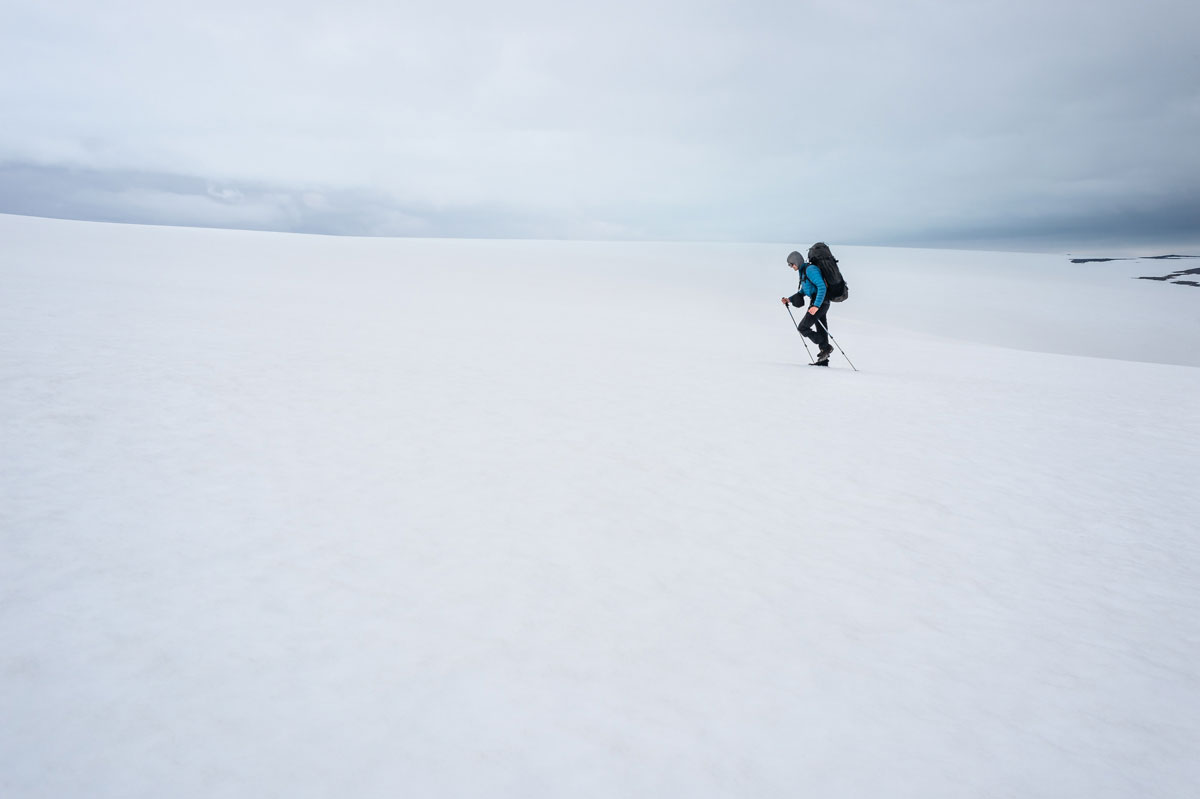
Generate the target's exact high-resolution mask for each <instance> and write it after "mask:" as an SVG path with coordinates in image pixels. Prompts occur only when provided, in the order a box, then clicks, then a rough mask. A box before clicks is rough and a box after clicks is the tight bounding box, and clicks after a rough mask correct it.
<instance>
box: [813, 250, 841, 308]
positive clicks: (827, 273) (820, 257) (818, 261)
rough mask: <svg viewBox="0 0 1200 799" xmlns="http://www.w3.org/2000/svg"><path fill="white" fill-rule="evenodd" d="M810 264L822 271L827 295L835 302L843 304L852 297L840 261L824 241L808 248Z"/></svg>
mask: <svg viewBox="0 0 1200 799" xmlns="http://www.w3.org/2000/svg"><path fill="white" fill-rule="evenodd" d="M808 262H809V263H810V264H812V265H813V266H815V267H817V269H820V270H821V279H822V280H824V281H825V294H826V295H827V296H828V297H829V299H830V300H832V301H833V302H842V301H843V300H845V299H846V298H847V297H849V296H850V287H849V286H848V285H846V280H845V278H843V277H842V270H840V269H838V260H837V258H834V257H833V253H832V252H830V251H829V245H828V244H826V243H825V242H823V241H818V242H817V243H816V244H814V245H813V246H811V247H809V248H808Z"/></svg>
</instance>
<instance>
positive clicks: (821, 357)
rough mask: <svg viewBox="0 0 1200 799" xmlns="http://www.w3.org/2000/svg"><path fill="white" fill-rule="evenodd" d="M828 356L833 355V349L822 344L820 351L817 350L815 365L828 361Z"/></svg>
mask: <svg viewBox="0 0 1200 799" xmlns="http://www.w3.org/2000/svg"><path fill="white" fill-rule="evenodd" d="M830 355H833V347H831V346H829V345H828V344H822V345H821V349H819V350H817V363H820V362H822V361H828V360H829V356H830Z"/></svg>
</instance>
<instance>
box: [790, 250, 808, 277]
mask: <svg viewBox="0 0 1200 799" xmlns="http://www.w3.org/2000/svg"><path fill="white" fill-rule="evenodd" d="M803 265H804V256H803V255H801V254H800V253H798V252H793V253H792V254H791V255H789V256H788V266H790V267H791V268H792V269H794V270H796V271H797V272H799V271H800V267H801V266H803Z"/></svg>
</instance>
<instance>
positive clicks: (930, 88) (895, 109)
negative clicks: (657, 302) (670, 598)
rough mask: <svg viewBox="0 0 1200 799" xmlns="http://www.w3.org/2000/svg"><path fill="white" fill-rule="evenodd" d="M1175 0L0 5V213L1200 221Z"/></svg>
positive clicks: (994, 228) (946, 236) (1194, 76)
mask: <svg viewBox="0 0 1200 799" xmlns="http://www.w3.org/2000/svg"><path fill="white" fill-rule="evenodd" d="M1197 31H1200V4H1196V3H1191V2H1184V0H1175V1H1174V2H1164V0H1137V1H1136V2H1134V1H1133V0H1092V1H1091V2H1086V3H1085V2H1076V1H1075V0H1067V1H1063V0H1058V1H1054V0H1052V1H1051V2H1048V3H1047V2H1045V0H980V1H978V2H973V1H972V0H966V1H964V2H929V1H928V0H915V1H914V2H908V3H895V2H890V0H861V1H860V2H845V0H840V1H836V2H835V1H833V0H830V1H829V2H826V1H825V0H820V1H819V2H810V1H808V0H801V1H800V2H776V1H775V0H771V1H770V2H762V1H760V0H737V1H736V2H706V0H698V1H696V2H675V1H674V0H668V2H653V3H651V2H645V1H644V0H643V1H642V2H627V1H626V0H615V1H614V2H605V3H594V4H588V5H581V6H575V5H572V4H565V3H561V2H526V0H513V2H505V3H499V4H497V3H491V2H482V0H447V2H439V3H436V4H429V3H408V2H382V1H380V2H375V1H374V0H372V1H371V2H367V1H365V0H343V1H342V2H337V3H334V2H320V3H317V2H309V1H308V0H289V1H288V2H273V1H272V2H265V1H264V0H238V1H237V2H227V1H226V0H210V1H209V2H206V3H203V4H196V3H192V2H188V3H182V2H174V0H155V1H154V2H147V1H144V0H107V1H106V2H105V3H102V4H101V3H94V2H81V1H80V0H60V1H59V2H54V3H46V2H44V0H35V1H30V0H0V107H2V108H3V109H4V112H3V115H2V118H0V212H6V213H25V214H34V215H42V216H61V217H68V218H82V219H98V220H105V221H127V222H151V223H162V224H187V225H199V226H217V227H239V228H254V229H272V230H295V231H303V232H316V233H337V234H351V235H397V236H462V237H500V238H568V239H651V240H699V241H763V242H788V241H799V242H807V241H811V240H816V239H825V240H828V241H831V242H840V243H847V244H850V243H854V244H885V245H900V246H905V245H908V246H996V247H1002V248H1003V247H1007V248H1011V249H1057V248H1067V249H1070V248H1072V247H1073V248H1075V249H1076V250H1083V249H1086V248H1088V247H1092V248H1098V247H1103V246H1110V247H1122V246H1135V247H1136V246H1146V247H1149V246H1173V245H1179V246H1185V245H1187V244H1196V245H1200V147H1198V146H1197V142H1200V47H1197V44H1196V41H1195V40H1196V37H1197Z"/></svg>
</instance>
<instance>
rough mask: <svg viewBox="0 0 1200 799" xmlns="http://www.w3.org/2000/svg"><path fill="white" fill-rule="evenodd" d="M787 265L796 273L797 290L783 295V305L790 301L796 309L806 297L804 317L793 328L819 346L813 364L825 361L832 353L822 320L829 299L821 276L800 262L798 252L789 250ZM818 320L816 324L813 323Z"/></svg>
mask: <svg viewBox="0 0 1200 799" xmlns="http://www.w3.org/2000/svg"><path fill="white" fill-rule="evenodd" d="M787 262H788V266H790V267H791V268H792V269H793V270H794V271H796V272H799V273H800V290H799V291H797V292H796V293H795V294H793V295H792V296H790V297H783V298H782V302H783V304H784V305H787V304H789V303H790V304H792V305H794V306H796V307H797V308H803V307H804V298H805V297H806V296H807V297H809V298H810V302H809V305H808V312H807V313H805V314H804V318H803V319H802V320H801V321H800V324H798V325H797V326H796V329H797V330H799V331H800V335H802V336H804V337H805V338H807V339H808V340H810V341H812V343H814V344H816V345H817V347H818V348H819V349H818V350H817V363H828V362H829V356H830V355H831V354H832V353H833V347H831V346H829V331H828V328H827V326H828V324H829V323H828V322H826V321H825V319H826V317H827V316H828V314H829V301H828V299H827V297H826V292H825V279H824V278H823V277H821V270H820V269H818V268H817V267H816V266H814V265H813V264H806V263H804V256H803V255H801V254H800V253H798V252H793V253H792V254H791V255H789V256H788V257H787ZM818 322H820V324H817V323H818Z"/></svg>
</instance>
